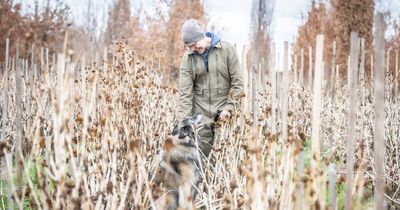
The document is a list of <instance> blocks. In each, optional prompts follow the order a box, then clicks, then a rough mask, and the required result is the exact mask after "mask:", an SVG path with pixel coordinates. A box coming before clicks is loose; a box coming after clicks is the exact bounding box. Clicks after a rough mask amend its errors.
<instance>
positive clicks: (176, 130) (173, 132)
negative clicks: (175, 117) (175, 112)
mask: <svg viewBox="0 0 400 210" xmlns="http://www.w3.org/2000/svg"><path fill="white" fill-rule="evenodd" d="M178 131H179V130H178V125H175V126H174V129H172V133H171V134H172V135H173V136H175V135H176V134H178Z"/></svg>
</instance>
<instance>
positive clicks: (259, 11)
mask: <svg viewBox="0 0 400 210" xmlns="http://www.w3.org/2000/svg"><path fill="white" fill-rule="evenodd" d="M274 5H275V1H274V0H253V6H252V11H251V23H252V24H251V25H252V28H251V47H250V48H251V51H250V52H251V60H252V63H253V64H254V65H258V64H259V63H262V62H263V60H264V62H265V61H266V58H268V57H269V53H268V52H269V51H270V40H271V23H272V18H273V13H274V7H275V6H274Z"/></svg>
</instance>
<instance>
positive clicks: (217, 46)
mask: <svg viewBox="0 0 400 210" xmlns="http://www.w3.org/2000/svg"><path fill="white" fill-rule="evenodd" d="M214 47H215V48H222V45H221V40H218V42H217V43H216V44H215V45H214ZM186 52H187V53H188V54H189V55H191V54H195V52H194V51H192V50H191V49H187V50H186Z"/></svg>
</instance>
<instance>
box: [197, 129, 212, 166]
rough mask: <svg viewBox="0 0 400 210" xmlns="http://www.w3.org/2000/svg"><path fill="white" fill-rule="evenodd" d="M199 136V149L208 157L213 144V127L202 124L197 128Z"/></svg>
mask: <svg viewBox="0 0 400 210" xmlns="http://www.w3.org/2000/svg"><path fill="white" fill-rule="evenodd" d="M199 136H200V140H201V145H200V150H201V151H202V152H203V154H204V155H205V156H206V157H207V158H208V156H209V155H210V152H211V149H212V147H213V144H214V137H215V135H214V129H213V128H211V127H210V126H204V127H203V128H202V129H200V130H199Z"/></svg>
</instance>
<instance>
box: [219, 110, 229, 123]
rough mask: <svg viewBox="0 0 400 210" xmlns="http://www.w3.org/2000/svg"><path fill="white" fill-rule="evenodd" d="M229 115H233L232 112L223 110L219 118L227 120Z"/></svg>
mask: <svg viewBox="0 0 400 210" xmlns="http://www.w3.org/2000/svg"><path fill="white" fill-rule="evenodd" d="M229 117H231V113H230V112H228V111H226V110H222V111H221V113H220V114H219V120H221V121H226V120H228V119H229Z"/></svg>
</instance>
